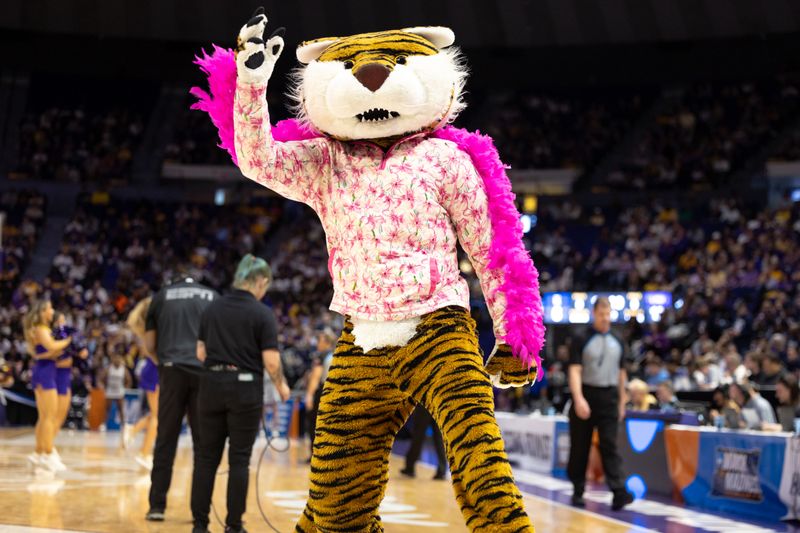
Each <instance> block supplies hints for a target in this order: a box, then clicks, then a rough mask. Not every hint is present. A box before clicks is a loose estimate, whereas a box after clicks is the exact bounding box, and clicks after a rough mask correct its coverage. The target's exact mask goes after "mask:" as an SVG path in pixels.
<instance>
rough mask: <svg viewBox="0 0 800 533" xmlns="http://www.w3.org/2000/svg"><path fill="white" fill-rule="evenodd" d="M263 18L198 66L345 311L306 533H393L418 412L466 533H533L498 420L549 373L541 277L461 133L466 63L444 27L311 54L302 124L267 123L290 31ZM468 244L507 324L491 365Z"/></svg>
mask: <svg viewBox="0 0 800 533" xmlns="http://www.w3.org/2000/svg"><path fill="white" fill-rule="evenodd" d="M266 24H267V17H266V16H265V15H264V11H263V8H259V9H258V10H257V11H256V13H255V14H254V16H253V18H252V19H251V20H250V21H249V22H248V23H247V24H246V25H245V26H243V27H242V29H241V32H240V34H239V38H238V47H237V50H236V52H234V51H232V50H226V49H222V48H219V47H216V46H215V47H214V52H213V54H211V55H209V54H205V53H204V55H203V56H202V57H199V58H198V59H197V63H198V64H199V65H200V66H201V68H202V69H203V70H204V71H205V73H206V74H207V75H208V78H209V86H210V93H206V92H205V91H203V90H201V89H198V88H194V89H193V90H192V92H193V94H195V95H196V96H197V97H198V98H199V101H198V102H197V103H196V104H195V105H194V106H193V107H194V108H196V109H201V110H204V111H206V112H208V113H209V115H210V116H211V119H212V121H213V122H214V124H215V125H216V126H217V127H218V128H219V130H220V138H221V147H223V148H226V149H227V150H228V151H229V152H230V154H231V156H232V158H233V160H234V162H236V163H237V164H238V166H239V168H240V169H241V171H242V173H243V174H244V175H245V176H246V177H248V178H250V179H252V180H253V181H255V182H257V183H259V184H261V185H263V186H265V187H268V188H270V189H272V190H273V191H275V192H277V193H278V194H280V195H282V196H285V197H286V198H289V199H291V200H296V201H299V202H303V203H306V204H308V205H309V206H311V207H312V208H313V209H314V210H315V211H316V213H317V214H318V215H319V217H320V220H321V221H322V225H323V227H324V229H325V233H326V239H327V247H328V253H329V262H328V265H329V271H330V274H331V276H332V278H333V285H334V297H333V301H332V303H331V306H330V307H331V309H332V310H334V311H337V312H339V313H342V314H343V315H345V317H346V320H345V327H344V330H343V332H342V335H341V338H340V339H339V341H338V344H337V346H336V350H335V353H334V358H333V363H332V364H331V367H330V372H329V375H328V379H327V381H326V383H325V385H324V389H323V392H322V399H321V402H320V405H319V413H318V419H317V428H316V436H315V440H314V448H313V453H312V459H311V475H310V484H311V487H310V489H309V496H308V503H307V506H306V508H305V511H304V512H303V515H302V517H301V518H300V521H299V523H298V524H297V526H296V531H297V532H312V531H319V532H344V531H352V532H356V531H358V532H362V531H364V532H376V531H383V527H382V525H381V519H380V516H378V506H379V505H380V503H381V500H382V499H383V496H384V492H385V490H386V483H387V481H388V477H389V455H390V452H391V449H392V444H393V442H394V439H395V436H396V435H397V432H398V431H399V430H400V429H401V428H402V427H403V424H404V423H405V421H406V419H407V418H408V416H409V414H410V413H411V412H412V410H413V409H414V406H415V405H416V404H417V403H420V404H422V405H423V406H424V407H425V409H427V410H428V411H429V412H430V413H431V415H432V416H433V417H434V419H435V420H436V423H437V424H438V426H439V427H440V428H441V431H442V435H443V437H444V441H445V445H446V449H447V456H448V460H449V463H450V469H451V475H452V484H453V487H454V490H455V495H456V500H457V502H458V504H459V505H460V507H461V511H462V512H463V515H464V520H465V521H466V524H467V527H468V528H470V529H471V530H472V531H481V532H487V533H498V532H519V531H526V532H527V531H533V525H532V524H531V521H530V519H529V518H528V516H527V514H526V513H525V510H524V508H523V505H522V496H521V494H520V492H519V490H518V489H517V487H516V485H515V483H514V479H513V477H512V472H511V467H510V465H509V463H508V460H507V458H506V454H505V451H504V449H503V441H502V438H501V435H500V430H499V428H498V426H497V422H496V421H495V418H494V401H493V392H492V385H493V384H494V385H496V386H501V387H507V386H521V385H524V384H526V383H529V382H530V380H531V379H535V378H536V375H537V372H538V369H539V368H540V365H541V362H540V359H539V351H540V350H541V348H542V344H543V342H544V340H543V339H544V327H543V325H542V308H541V299H540V296H539V286H538V274H537V272H536V269H535V268H534V266H533V262H532V261H531V259H530V256H529V254H528V253H527V252H526V250H525V248H524V246H523V245H522V242H521V236H522V230H521V225H520V222H519V213H518V212H517V210H516V208H515V206H514V196H513V194H512V193H511V186H510V183H509V181H508V178H507V177H506V174H505V167H504V166H503V164H502V163H501V162H500V160H499V158H498V156H497V151H496V150H495V148H494V145H493V144H492V142H491V139H489V138H488V137H483V136H480V135H477V134H472V133H468V132H465V131H463V130H459V129H456V128H453V127H450V126H447V124H448V123H449V122H451V121H452V120H453V119H454V118H455V117H456V115H457V114H458V112H459V111H460V110H461V109H462V108H463V106H464V104H463V101H462V91H463V87H464V82H465V79H466V70H465V68H464V65H463V62H462V60H461V56H460V55H459V52H458V51H457V50H456V49H454V48H452V47H451V45H452V44H453V42H454V35H453V32H452V31H451V30H449V29H448V28H443V27H420V28H407V29H403V30H397V31H384V32H377V33H366V34H360V35H353V36H350V37H337V38H327V39H318V40H314V41H309V42H305V43H302V44H301V45H300V46H299V47H298V49H297V58H298V59H299V61H300V63H301V64H302V65H303V66H302V67H301V68H300V69H299V70H298V71H297V74H296V83H295V88H294V91H293V93H292V95H291V96H292V98H293V99H294V101H295V102H296V112H297V115H298V119H297V120H291V121H283V122H281V123H279V124H277V125H276V126H271V125H270V120H269V113H268V110H267V101H266V90H267V85H268V81H269V79H270V76H271V74H272V71H273V67H274V66H275V62H276V61H277V59H278V57H279V56H280V54H281V52H282V50H283V44H284V42H283V38H282V35H283V30H282V29H279V30H278V31H276V32H274V33H272V34H271V35H270V36H267V34H266ZM457 243H461V246H462V247H463V248H464V250H465V251H466V252H467V254H468V255H469V258H470V260H471V262H472V265H473V267H474V269H475V271H476V273H477V274H478V277H479V279H480V282H481V286H482V289H483V292H484V295H485V297H486V300H487V304H488V307H489V310H490V313H491V315H492V318H493V320H494V329H495V335H496V338H497V339H498V343H497V346H496V348H495V350H494V351H493V353H492V355H491V356H490V358H489V360H488V362H487V363H486V365H485V366H484V363H483V358H482V354H481V351H480V348H479V347H478V338H477V334H476V325H475V322H474V321H473V320H472V318H471V317H470V314H469V292H468V287H467V283H466V282H465V280H464V279H463V278H462V277H461V276H460V272H459V266H458V261H457V256H456V246H457Z"/></svg>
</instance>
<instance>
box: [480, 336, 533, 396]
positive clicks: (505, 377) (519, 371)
mask: <svg viewBox="0 0 800 533" xmlns="http://www.w3.org/2000/svg"><path fill="white" fill-rule="evenodd" d="M537 370H538V369H537V367H536V365H535V364H534V365H532V366H531V367H530V368H529V367H527V366H526V365H525V363H523V362H522V361H520V360H519V359H517V358H516V357H514V354H513V353H512V352H511V347H510V346H509V345H508V344H498V345H497V346H495V347H494V351H493V352H492V355H490V356H489V359H488V360H487V361H486V372H487V373H488V374H489V379H490V380H491V382H492V385H494V386H495V387H497V388H500V389H507V388H509V387H522V386H523V385H527V384H528V383H533V382H535V381H536V372H537Z"/></svg>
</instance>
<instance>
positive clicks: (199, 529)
mask: <svg viewBox="0 0 800 533" xmlns="http://www.w3.org/2000/svg"><path fill="white" fill-rule="evenodd" d="M192 533H209V531H208V528H207V527H203V526H194V527H193V528H192Z"/></svg>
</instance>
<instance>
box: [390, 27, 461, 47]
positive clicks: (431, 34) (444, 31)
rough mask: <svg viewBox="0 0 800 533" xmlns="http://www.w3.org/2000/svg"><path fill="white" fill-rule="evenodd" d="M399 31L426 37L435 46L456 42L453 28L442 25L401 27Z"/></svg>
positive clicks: (444, 45) (445, 45)
mask: <svg viewBox="0 0 800 533" xmlns="http://www.w3.org/2000/svg"><path fill="white" fill-rule="evenodd" d="M401 31H404V32H407V33H413V34H414V35H419V36H420V37H422V38H424V39H428V40H429V41H430V42H432V43H433V46H435V47H436V48H447V47H448V46H450V45H452V44H453V43H454V42H456V35H455V33H453V30H451V29H450V28H445V27H444V26H416V27H414V28H403V29H402V30H401Z"/></svg>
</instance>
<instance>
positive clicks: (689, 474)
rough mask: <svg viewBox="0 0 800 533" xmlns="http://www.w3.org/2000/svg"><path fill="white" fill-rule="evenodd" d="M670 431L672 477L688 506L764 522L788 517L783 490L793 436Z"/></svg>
mask: <svg viewBox="0 0 800 533" xmlns="http://www.w3.org/2000/svg"><path fill="white" fill-rule="evenodd" d="M665 432H666V448H667V460H668V463H669V470H670V477H671V478H672V481H673V483H674V484H675V486H676V488H677V489H678V490H679V491H680V494H681V495H682V496H683V498H684V500H685V501H686V503H688V504H689V505H691V506H695V507H700V508H704V509H708V510H712V511H720V512H725V513H733V514H738V515H741V516H748V517H751V518H755V519H759V520H764V519H768V520H773V519H774V520H775V521H777V520H779V519H781V518H783V517H785V516H786V515H787V511H788V509H787V505H786V504H784V503H783V502H782V501H781V497H780V489H781V477H782V476H783V472H784V470H785V468H784V464H785V456H786V450H787V446H788V443H789V442H791V440H792V439H791V436H790V435H788V434H785V433H780V434H769V433H758V432H751V431H730V430H715V429H710V428H708V429H707V428H702V429H700V428H690V427H687V426H670V427H667V428H666V431H665Z"/></svg>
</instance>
